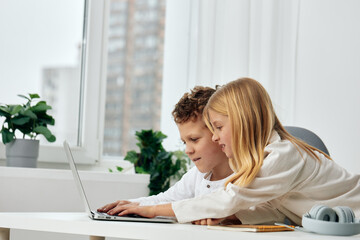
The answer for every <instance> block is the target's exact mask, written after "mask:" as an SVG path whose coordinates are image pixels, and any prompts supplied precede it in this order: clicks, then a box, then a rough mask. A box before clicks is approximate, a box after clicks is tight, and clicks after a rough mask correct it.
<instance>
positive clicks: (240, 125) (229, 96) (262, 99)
mask: <svg viewBox="0 0 360 240" xmlns="http://www.w3.org/2000/svg"><path fill="white" fill-rule="evenodd" d="M209 110H212V111H214V112H217V113H219V114H222V115H224V116H228V117H229V120H230V124H231V129H232V139H231V145H232V149H233V156H234V157H233V158H232V159H229V164H230V166H231V168H232V169H233V171H234V172H235V174H234V175H233V176H232V177H231V178H229V180H228V181H227V182H226V185H227V184H228V183H230V182H231V183H234V184H236V185H239V186H246V185H248V184H250V183H251V182H252V181H253V180H254V178H255V177H256V175H257V174H258V172H259V171H260V168H261V166H262V164H263V160H264V158H265V156H264V154H265V153H264V149H265V147H266V145H267V144H268V142H269V139H270V137H271V133H272V131H273V130H275V131H277V133H278V134H279V135H280V138H281V139H286V140H289V141H290V142H292V143H293V144H294V145H295V146H296V147H297V149H298V150H299V152H300V149H299V148H301V149H303V150H305V152H307V153H308V154H309V155H311V156H312V157H314V158H316V159H317V160H320V159H319V158H318V156H317V155H316V154H315V153H314V150H316V151H319V152H321V153H322V154H324V155H325V156H326V157H328V158H329V159H330V157H329V156H328V155H326V154H325V153H324V152H322V151H320V150H319V149H316V148H314V147H312V146H310V145H309V144H307V143H305V142H303V141H301V140H298V139H297V138H295V137H293V136H292V135H290V134H289V133H288V132H287V131H286V130H285V128H284V127H283V126H282V124H281V123H280V121H279V119H278V118H277V116H276V114H275V111H274V108H273V106H272V103H271V99H270V97H269V94H268V93H267V92H266V90H265V88H264V87H263V86H262V85H261V84H260V83H259V82H257V81H255V80H254V79H251V78H240V79H237V80H235V81H232V82H229V83H227V84H226V85H224V86H222V87H221V88H219V89H218V90H217V91H216V92H215V93H214V94H213V95H212V96H211V98H210V99H209V102H208V104H207V105H206V107H205V109H204V112H203V114H204V120H205V123H206V125H207V126H208V127H209V129H210V130H211V131H213V128H212V125H211V123H210V119H209ZM300 154H301V153H300Z"/></svg>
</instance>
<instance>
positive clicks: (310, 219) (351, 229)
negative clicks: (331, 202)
mask: <svg viewBox="0 0 360 240" xmlns="http://www.w3.org/2000/svg"><path fill="white" fill-rule="evenodd" d="M302 225H303V227H304V229H305V230H307V231H310V232H315V233H320V234H327V235H338V236H350V235H356V234H359V233H360V220H359V219H356V218H355V214H354V212H353V210H352V209H351V208H349V207H345V206H339V207H334V208H330V207H327V206H324V205H315V206H314V207H312V208H311V210H310V211H309V212H308V213H306V214H304V215H303V218H302Z"/></svg>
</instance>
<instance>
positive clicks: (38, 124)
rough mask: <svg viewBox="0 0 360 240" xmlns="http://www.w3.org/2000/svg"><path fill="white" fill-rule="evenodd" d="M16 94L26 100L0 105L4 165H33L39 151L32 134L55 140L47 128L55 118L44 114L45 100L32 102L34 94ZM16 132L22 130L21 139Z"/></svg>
mask: <svg viewBox="0 0 360 240" xmlns="http://www.w3.org/2000/svg"><path fill="white" fill-rule="evenodd" d="M18 96H19V97H22V98H25V99H26V100H27V102H26V103H25V104H22V105H20V104H17V105H7V104H1V105H0V117H4V118H5V121H4V123H3V124H2V128H1V130H0V133H1V136H2V142H3V143H4V144H5V146H6V164H7V166H12V167H36V163H37V157H38V154H39V140H36V137H37V136H38V135H43V136H44V137H45V138H46V140H47V141H49V142H55V140H56V137H55V136H54V135H53V134H52V133H51V131H50V130H49V129H48V127H47V126H48V125H54V124H55V120H54V118H53V117H52V116H50V115H48V114H47V110H50V109H51V106H49V105H47V104H46V102H45V101H38V102H37V103H36V104H34V103H33V101H34V99H39V98H40V96H39V95H38V94H36V93H35V94H29V95H28V96H24V95H18ZM17 131H19V132H21V133H22V136H23V138H22V139H18V138H17V137H16V132H17Z"/></svg>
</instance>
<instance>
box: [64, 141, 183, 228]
mask: <svg viewBox="0 0 360 240" xmlns="http://www.w3.org/2000/svg"><path fill="white" fill-rule="evenodd" d="M64 149H65V153H66V157H67V159H68V161H69V163H70V168H71V171H72V173H73V177H74V180H75V183H76V186H77V189H78V191H79V193H80V197H81V199H82V201H83V204H84V207H85V212H86V213H87V214H88V216H89V217H90V218H91V219H94V220H109V221H131V222H153V223H173V222H176V220H175V218H174V217H161V216H158V217H155V218H146V217H142V216H139V215H126V216H117V215H109V214H106V213H101V212H97V211H92V210H91V208H90V204H89V202H88V200H87V197H86V193H85V190H84V187H83V185H82V183H81V179H80V176H79V173H78V170H77V168H76V164H75V161H74V157H73V154H72V152H71V150H70V147H69V144H68V143H67V142H66V141H64Z"/></svg>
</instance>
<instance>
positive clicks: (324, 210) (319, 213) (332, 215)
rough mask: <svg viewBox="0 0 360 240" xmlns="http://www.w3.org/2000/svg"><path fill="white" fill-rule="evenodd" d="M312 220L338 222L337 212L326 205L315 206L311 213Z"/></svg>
mask: <svg viewBox="0 0 360 240" xmlns="http://www.w3.org/2000/svg"><path fill="white" fill-rule="evenodd" d="M309 215H310V218H313V219H316V220H322V221H328V222H336V218H337V215H336V212H335V211H334V210H333V209H332V208H329V207H327V206H324V205H315V206H313V207H312V208H311V210H310V212H309Z"/></svg>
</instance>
